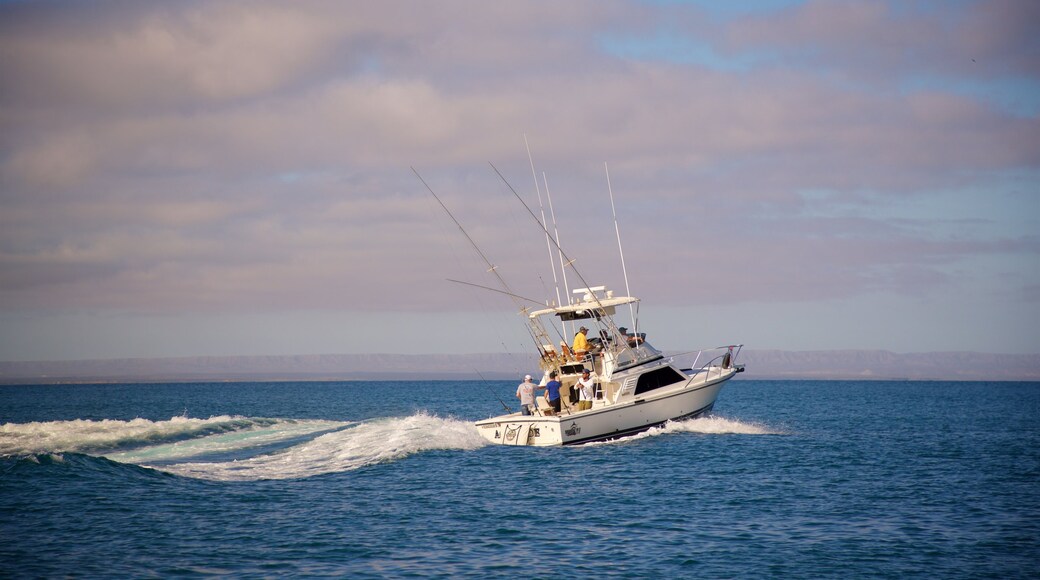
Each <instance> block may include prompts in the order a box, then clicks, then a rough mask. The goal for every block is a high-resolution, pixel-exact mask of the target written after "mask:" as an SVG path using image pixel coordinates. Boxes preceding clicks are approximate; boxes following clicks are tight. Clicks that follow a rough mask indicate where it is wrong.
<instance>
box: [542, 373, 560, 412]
mask: <svg viewBox="0 0 1040 580" xmlns="http://www.w3.org/2000/svg"><path fill="white" fill-rule="evenodd" d="M561 386H562V385H561V384H560V381H558V380H556V371H553V372H551V373H549V382H548V383H546V384H545V398H546V399H548V400H549V405H551V406H552V408H553V412H555V413H559V412H560V387H561Z"/></svg>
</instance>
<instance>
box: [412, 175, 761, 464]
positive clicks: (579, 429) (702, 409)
mask: <svg viewBox="0 0 1040 580" xmlns="http://www.w3.org/2000/svg"><path fill="white" fill-rule="evenodd" d="M492 168H494V165H492ZM533 168H534V164H533V162H532V171H533ZM412 171H413V172H415V175H416V177H418V178H419V180H420V181H422V183H423V185H425V186H426V189H427V190H429V192H430V194H432V195H433V197H434V198H435V199H436V200H437V202H438V203H439V204H440V205H441V207H442V208H443V209H444V211H445V212H446V213H447V214H448V216H449V217H451V219H452V221H454V222H455V225H457V226H458V227H459V230H460V231H461V232H462V233H463V234H464V235H465V236H466V239H467V240H469V242H470V244H471V245H472V246H473V248H474V250H476V251H477V253H478V254H479V255H480V257H481V258H482V259H483V261H484V262H485V264H486V265H487V266H488V272H490V273H492V274H493V275H494V276H495V277H496V278H497V279H498V282H499V285H500V286H501V288H502V289H501V290H498V289H494V288H487V287H485V286H481V288H485V289H487V290H492V291H495V292H500V293H503V294H507V295H509V296H511V297H512V298H513V299H514V300H515V301H516V302H517V305H518V306H520V302H521V301H527V302H534V303H536V304H539V305H540V308H539V309H538V310H534V311H532V310H531V309H530V308H529V307H526V306H520V311H521V313H523V314H525V315H526V318H527V323H528V326H529V330H530V335H531V338H532V339H534V343H535V345H536V346H537V349H538V354H539V357H540V362H539V365H540V366H541V369H542V371H543V376H542V379H541V381H540V383H539V386H541V387H545V386H546V385H547V384H548V383H549V381H550V380H551V377H552V376H553V375H555V376H556V380H558V381H559V382H560V383H561V385H562V386H561V389H560V395H561V401H560V410H559V412H556V411H555V409H553V407H552V406H550V405H549V402H548V400H547V399H545V397H544V395H543V396H539V397H536V398H535V401H536V405H535V409H534V412H533V413H532V414H529V415H525V414H523V413H522V412H521V411H517V412H516V413H509V414H506V415H500V416H498V417H491V418H489V419H484V420H483V421H477V422H476V427H477V430H478V431H479V432H480V434H481V435H482V436H483V437H484V438H486V439H487V440H488V441H490V442H492V443H500V444H503V445H532V446H550V445H577V444H582V443H589V442H592V441H604V440H608V439H615V438H618V437H624V436H626V435H632V434H634V433H639V432H640V431H646V430H647V429H650V428H652V427H655V426H658V425H663V424H664V423H666V422H668V421H677V420H681V419H688V418H693V417H697V416H699V415H703V414H705V413H707V412H709V411H711V409H712V406H714V404H715V399H716V398H717V397H718V394H719V390H720V389H721V388H722V384H723V383H725V382H726V381H728V380H729V379H731V378H733V376H734V375H736V374H737V373H739V372H742V371H743V370H744V368H743V366H742V365H738V364H735V362H736V359H737V356H739V354H740V349H741V345H733V346H725V347H719V348H717V349H712V350H710V351H700V352H698V353H696V355H697V356H696V358H695V359H694V361H693V363H692V365H691V366H690V367H689V368H681V367H680V366H678V365H676V364H675V362H674V358H671V357H666V356H665V355H664V354H663V353H662V352H661V351H659V350H657V349H656V348H654V347H653V346H651V345H650V343H649V342H647V340H646V334H645V333H639V332H636V333H632V334H629V333H628V332H627V331H626V329H625V328H624V327H619V326H617V325H616V324H615V322H614V316H615V313H616V310H617V307H618V306H625V305H628V306H629V310H630V312H631V314H632V319H633V326H634V327H635V328H636V330H638V323H637V321H638V317H637V316H636V310H635V308H634V305H635V304H636V303H638V302H639V299H638V298H633V297H631V296H620V297H619V296H614V294H613V292H611V291H609V290H607V289H606V288H605V287H604V286H596V287H590V286H588V285H587V283H586V282H585V278H584V277H583V276H582V275H581V273H580V272H578V270H577V268H576V267H574V260H571V259H570V258H569V257H568V256H567V254H566V253H565V252H564V251H563V248H562V247H560V244H559V240H558V239H553V237H552V236H551V235H550V234H549V230H548V228H547V227H546V224H545V218H544V211H543V218H542V219H541V220H539V218H538V216H536V215H535V214H534V212H533V211H531V208H530V207H528V205H527V203H525V202H524V200H523V199H522V198H521V197H520V195H519V194H517V193H516V190H515V189H513V187H512V186H511V185H509V182H508V181H506V180H505V177H503V176H502V174H501V173H499V172H498V169H497V168H495V172H496V173H498V175H499V177H501V178H502V181H503V182H505V183H506V185H507V186H508V187H509V189H510V190H511V191H512V193H513V195H515V196H516V198H517V199H518V200H519V201H520V203H521V204H523V206H524V207H525V208H526V209H527V212H528V213H529V214H531V217H532V218H534V220H535V222H537V223H538V225H539V227H540V228H541V230H542V231H543V233H544V234H545V236H546V242H547V244H548V245H549V248H550V256H551V255H552V251H551V250H552V247H553V246H555V248H556V250H558V252H559V255H560V259H559V263H558V264H554V265H553V278H554V279H555V278H556V268H557V267H559V268H560V270H561V271H562V270H565V268H570V270H571V271H572V272H574V274H575V275H577V277H578V278H579V279H580V280H581V282H582V285H583V286H585V287H583V288H579V289H576V290H573V291H572V293H573V295H574V296H575V298H574V299H571V300H569V301H568V302H569V303H568V304H562V302H563V300H562V299H560V298H558V303H559V304H560V305H557V304H556V303H551V302H545V303H540V302H536V301H533V300H530V299H526V298H523V297H521V296H518V295H516V294H515V293H513V292H512V291H511V290H510V288H509V286H508V285H507V284H506V282H505V280H504V279H503V278H502V276H501V275H500V274H499V271H498V268H497V267H496V266H495V265H493V264H492V263H491V261H490V260H489V259H488V258H487V256H485V255H484V252H483V251H481V250H480V248H479V247H478V246H477V244H476V242H474V241H473V239H472V238H471V237H470V236H469V234H467V233H466V231H465V230H464V229H463V228H462V224H460V223H459V221H458V220H457V219H455V216H454V215H453V214H452V213H451V211H449V210H448V208H447V206H445V205H444V203H443V202H442V201H441V199H440V197H438V196H437V194H436V193H434V191H433V189H432V188H431V187H430V186H429V185H428V184H427V183H426V181H425V180H423V178H422V176H420V175H419V172H417V171H415V169H414V168H413V169H412ZM535 181H536V183H537V179H536V180H535ZM607 185H608V189H609V185H610V176H609V174H608V176H607ZM546 195H547V196H548V188H546ZM610 199H611V208H612V209H613V205H614V201H613V200H614V197H613V193H611V197H610ZM540 203H541V194H540V193H539V204H540ZM549 203H550V210H551V208H552V205H551V204H552V199H551V198H549ZM616 221H617V217H616V216H615V226H616ZM615 229H616V228H615ZM618 249H619V250H620V249H621V236H620V233H618ZM621 264H622V270H624V254H623V253H622V255H621ZM456 282H457V280H456ZM463 283H464V284H465V282H463ZM564 284H565V285H566V272H564ZM472 285H473V286H477V285H476V284H472ZM625 287H626V288H627V287H628V275H627V274H626V275H625ZM555 318H558V319H559V320H558V321H557V320H555ZM547 321H548V324H547V323H546V322H547ZM578 321H580V322H581V323H582V324H588V325H589V327H590V329H591V332H590V333H589V336H590V337H591V338H589V339H588V343H589V345H588V349H587V350H586V351H585V352H573V351H572V349H570V348H568V346H567V341H566V339H565V337H568V336H573V335H571V334H570V333H571V332H572V331H573V330H574V328H573V326H574V324H575V323H577V322H578ZM568 325H570V327H568ZM550 330H551V331H552V334H550ZM556 339H561V340H560V341H559V343H558V344H559V348H557V347H556V346H555V345H556V344H557V342H556ZM689 354H691V355H692V354H693V353H689ZM702 358H703V359H706V360H705V361H704V363H703V364H701V365H700V366H698V364H699V363H700V361H701V359H702ZM585 370H588V371H590V373H591V375H592V377H594V380H595V393H594V396H593V398H592V401H591V407H590V406H589V404H588V401H586V402H585V404H584V405H578V404H577V403H578V401H576V400H575V397H574V396H573V394H572V392H573V391H572V388H573V387H574V385H575V384H576V383H577V382H578V379H580V378H581V377H582V375H583V372H584V371H585ZM503 404H504V403H503ZM507 408H508V407H507Z"/></svg>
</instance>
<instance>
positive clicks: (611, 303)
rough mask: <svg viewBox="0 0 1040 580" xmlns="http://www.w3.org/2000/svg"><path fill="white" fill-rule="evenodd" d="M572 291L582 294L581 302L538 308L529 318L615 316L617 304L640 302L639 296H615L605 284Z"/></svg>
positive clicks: (567, 319) (571, 318)
mask: <svg viewBox="0 0 1040 580" xmlns="http://www.w3.org/2000/svg"><path fill="white" fill-rule="evenodd" d="M572 292H573V293H574V294H581V295H582V299H581V302H577V303H575V304H568V305H567V306H555V307H552V308H544V309H542V310H536V311H534V312H531V313H530V314H528V318H532V319H534V318H538V317H539V316H545V315H546V314H555V315H556V316H559V317H560V320H562V321H564V322H567V321H571V320H587V319H590V318H596V319H600V318H603V317H604V316H613V315H614V314H615V312H616V307H617V306H621V305H624V304H632V303H634V302H639V299H638V298H634V297H631V296H618V297H615V296H614V292H613V291H611V290H607V289H606V287H605V286H595V287H592V288H578V289H576V290H573V291H572Z"/></svg>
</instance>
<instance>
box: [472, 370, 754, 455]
mask: <svg viewBox="0 0 1040 580" xmlns="http://www.w3.org/2000/svg"><path fill="white" fill-rule="evenodd" d="M734 374H735V371H734V370H733V369H727V370H725V371H722V372H720V373H719V374H718V375H716V376H715V377H714V378H712V379H710V380H708V379H706V380H704V381H698V382H696V383H694V384H689V385H686V386H683V384H682V383H679V384H677V385H676V386H675V387H673V388H669V387H665V388H662V389H658V390H657V391H654V392H652V393H648V394H646V395H644V396H634V397H631V398H630V399H629V400H626V401H623V402H618V403H614V404H610V405H602V406H594V407H593V408H592V409H590V410H587V411H580V412H571V413H568V412H567V411H564V412H563V413H562V414H561V415H555V416H547V417H540V416H531V415H527V416H524V415H520V414H519V413H515V414H512V415H502V416H499V417H492V418H490V419H485V420H483V421H477V422H476V427H477V430H478V431H479V432H480V434H481V435H482V436H483V437H484V438H485V439H487V440H488V441H490V442H492V443H498V444H502V445H532V446H552V445H581V444H584V443H591V442H594V441H606V440H610V439H616V438H618V437H625V436H628V435H633V434H636V433H639V432H642V431H646V430H647V429H650V428H652V427H657V426H659V425H663V424H664V423H666V422H668V421H676V420H681V419H690V418H693V417H697V416H700V415H703V414H705V413H707V412H709V411H711V409H712V407H713V406H714V404H715V399H716V398H717V397H718V394H719V391H720V390H721V389H722V385H723V383H725V382H726V381H727V380H729V379H730V378H732V377H733V375H734Z"/></svg>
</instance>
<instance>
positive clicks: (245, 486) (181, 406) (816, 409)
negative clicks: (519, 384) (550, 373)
mask: <svg viewBox="0 0 1040 580" xmlns="http://www.w3.org/2000/svg"><path fill="white" fill-rule="evenodd" d="M513 388H514V386H513V385H512V384H506V383H496V384H495V389H496V391H500V393H499V395H500V396H501V398H502V399H503V400H509V398H508V397H509V396H510V395H511V391H512V389H513ZM485 393H487V390H486V387H485V385H483V384H482V383H463V384H454V383H438V382H395V383H270V384H264V383H252V384H250V383H241V384H211V385H100V386H99V385H93V386H90V385H82V386H61V387H57V386H35V387H0V397H2V398H3V399H2V400H3V402H4V404H3V405H2V408H0V422H2V423H3V424H2V425H0V456H2V457H3V459H0V470H2V474H0V536H2V537H4V538H5V541H4V542H0V561H2V562H3V564H4V567H3V569H4V570H5V574H10V575H14V576H55V575H66V574H85V575H106V576H108V575H134V576H140V575H145V574H154V575H179V574H184V575H197V574H230V575H242V576H252V575H258V576H271V575H282V574H290V575H334V576H340V575H352V576H364V575H369V576H402V575H410V574H423V575H431V574H432V575H444V576H456V575H469V576H506V575H511V576H551V575H562V576H578V577H581V576H593V575H596V576H602V575H608V576H632V575H637V576H650V575H652V576H668V577H692V576H703V575H710V576H763V575H777V576H779V575H785V576H796V577H804V576H829V577H837V576H842V577H844V576H851V575H855V576H863V575H870V576H889V577H892V576H918V577H929V578H930V577H936V576H941V577H950V576H953V577H963V576H980V575H983V576H984V575H989V576H999V577H1036V576H1037V575H1038V573H1040V564H1038V559H1037V554H1040V539H1038V538H1040V499H1038V498H1040V494H1038V493H1037V491H1038V485H1037V484H1038V482H1040V478H1038V476H1040V451H1038V449H1040V384H1026V383H1006V384H1003V383H985V384H984V383H919V382H911V383H881V382H825V381H819V382H799V381H781V382H769V381H734V382H731V383H729V384H728V385H727V386H726V388H725V389H723V391H722V395H721V397H720V400H719V402H718V404H717V406H716V412H717V414H716V415H715V416H712V417H705V418H700V419H695V420H691V421H683V422H678V423H670V424H668V425H665V426H664V427H661V428H657V429H654V430H652V431H650V432H647V433H643V434H640V435H637V436H634V437H631V438H628V439H625V440H621V441H615V442H608V443H602V444H595V445H588V446H584V447H580V448H550V449H533V448H521V449H517V448H507V447H500V446H493V445H487V444H485V443H484V441H483V440H482V439H481V438H480V437H479V436H478V435H477V434H476V432H475V430H474V429H473V428H472V427H471V422H472V421H473V420H475V419H478V418H482V417H485V416H487V415H490V414H493V413H495V412H496V410H495V406H497V405H498V402H497V401H494V399H493V398H492V396H491V395H490V394H485ZM42 554H47V555H52V556H48V557H41V555H42Z"/></svg>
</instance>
